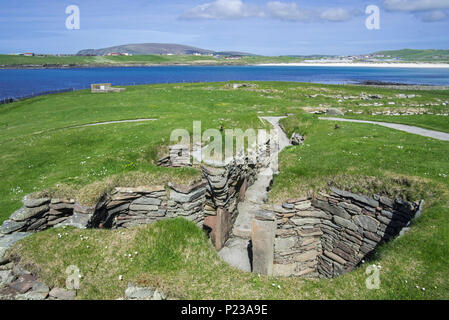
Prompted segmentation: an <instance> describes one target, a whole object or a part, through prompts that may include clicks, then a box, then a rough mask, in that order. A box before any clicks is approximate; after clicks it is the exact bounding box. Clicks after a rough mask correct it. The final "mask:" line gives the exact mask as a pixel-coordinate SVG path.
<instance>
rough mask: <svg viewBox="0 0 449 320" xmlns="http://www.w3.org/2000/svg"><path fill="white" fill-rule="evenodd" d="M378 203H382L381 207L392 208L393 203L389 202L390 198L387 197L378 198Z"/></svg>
mask: <svg viewBox="0 0 449 320" xmlns="http://www.w3.org/2000/svg"><path fill="white" fill-rule="evenodd" d="M379 201H380V203H382V204H383V205H386V206H387V207H390V208H393V206H394V201H393V200H391V199H390V198H387V197H383V196H382V197H379Z"/></svg>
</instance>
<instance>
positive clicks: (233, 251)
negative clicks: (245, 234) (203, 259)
mask: <svg viewBox="0 0 449 320" xmlns="http://www.w3.org/2000/svg"><path fill="white" fill-rule="evenodd" d="M248 246H249V240H247V239H241V238H231V239H229V240H228V241H227V242H226V245H225V246H224V247H223V249H221V250H220V251H219V252H218V255H219V256H220V257H221V258H222V259H223V260H224V261H225V262H227V263H228V264H230V265H231V266H233V267H236V268H238V269H240V270H242V271H246V272H251V262H250V257H249V252H250V250H249V249H248Z"/></svg>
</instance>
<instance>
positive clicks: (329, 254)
mask: <svg viewBox="0 0 449 320" xmlns="http://www.w3.org/2000/svg"><path fill="white" fill-rule="evenodd" d="M324 255H325V256H326V257H328V258H330V259H331V260H333V261H335V262H338V263H339V264H342V265H345V264H346V260H344V259H343V258H341V257H339V256H337V255H336V254H335V253H332V252H329V251H326V250H324Z"/></svg>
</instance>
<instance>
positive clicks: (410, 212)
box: [252, 188, 423, 278]
mask: <svg viewBox="0 0 449 320" xmlns="http://www.w3.org/2000/svg"><path fill="white" fill-rule="evenodd" d="M422 206H423V201H420V202H415V203H411V202H407V201H403V200H401V199H396V200H392V199H389V198H386V197H381V196H376V195H375V196H374V197H367V196H362V195H357V194H353V193H350V192H346V191H342V190H338V189H335V188H332V191H331V192H330V193H329V194H320V195H319V196H316V197H314V198H301V199H291V200H288V201H286V202H285V203H283V204H282V205H273V206H266V207H265V209H266V211H264V212H259V213H258V214H257V215H256V220H258V221H259V222H258V223H259V224H261V223H262V224H263V223H264V224H265V225H269V223H270V221H275V222H276V223H275V224H273V226H274V227H273V228H275V230H274V231H275V237H274V240H273V242H272V243H270V244H269V245H268V246H267V245H266V244H265V248H262V249H261V248H258V247H257V243H258V241H259V243H260V240H259V239H260V238H261V237H263V235H261V234H257V230H253V235H252V238H253V247H254V246H255V248H253V251H258V252H260V251H262V252H263V253H264V254H262V256H263V258H261V259H263V261H262V263H261V262H260V261H253V265H254V266H258V270H270V268H271V269H272V274H273V275H277V276H303V277H313V278H317V277H322V278H331V277H336V276H339V275H341V274H343V273H346V272H349V271H352V270H353V269H354V268H355V267H356V266H358V265H359V264H360V262H361V261H362V260H363V259H364V258H365V257H367V256H368V255H369V254H370V253H372V252H373V251H374V250H375V249H376V247H377V246H378V245H379V244H380V243H382V242H384V241H388V240H390V239H392V238H394V237H395V236H398V235H400V234H401V233H402V232H404V230H406V229H407V228H408V227H409V226H410V224H411V222H412V220H413V218H415V217H416V216H417V215H419V214H420V213H421V210H422ZM266 232H267V231H264V233H266ZM270 246H272V247H273V250H272V251H273V253H271V250H270ZM266 255H268V256H270V255H272V256H271V259H270V258H269V259H267V257H266ZM260 256H261V254H260V253H259V257H260ZM254 257H255V259H257V257H258V256H256V255H255V256H254ZM266 261H272V263H273V266H272V267H270V266H269V267H265V266H264V264H266Z"/></svg>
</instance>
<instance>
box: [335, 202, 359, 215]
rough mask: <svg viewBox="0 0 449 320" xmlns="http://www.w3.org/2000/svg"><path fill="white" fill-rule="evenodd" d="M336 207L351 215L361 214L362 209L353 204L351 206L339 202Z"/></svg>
mask: <svg viewBox="0 0 449 320" xmlns="http://www.w3.org/2000/svg"><path fill="white" fill-rule="evenodd" d="M337 205H338V206H339V207H342V208H343V209H345V210H346V211H349V212H350V213H352V214H361V213H362V208H360V207H359V206H356V205H355V204H352V203H346V202H340V203H338V204H337Z"/></svg>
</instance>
